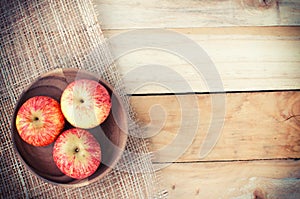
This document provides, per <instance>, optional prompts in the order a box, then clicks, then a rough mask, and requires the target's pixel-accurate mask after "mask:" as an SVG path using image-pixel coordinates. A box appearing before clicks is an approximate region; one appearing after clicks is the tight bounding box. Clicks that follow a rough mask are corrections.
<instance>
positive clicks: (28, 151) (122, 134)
mask: <svg viewBox="0 0 300 199" xmlns="http://www.w3.org/2000/svg"><path fill="white" fill-rule="evenodd" d="M77 79H90V80H95V81H98V82H99V83H101V84H102V85H103V86H105V88H106V89H107V90H108V92H109V93H110V95H111V100H112V110H111V112H110V114H109V116H108V118H107V119H106V120H105V122H104V123H102V124H101V125H99V126H97V127H95V128H93V129H88V131H90V132H91V133H92V134H93V135H94V136H95V138H96V139H97V140H98V141H99V143H100V146H101V150H102V157H101V158H102V161H101V164H100V166H99V168H98V169H97V171H96V172H95V173H94V174H93V175H91V176H90V177H88V178H86V179H83V180H76V179H73V178H70V177H68V176H66V175H64V174H63V173H62V172H61V171H60V170H59V169H58V168H57V166H56V165H55V163H54V161H53V158H52V149H53V145H54V143H52V144H50V145H48V146H45V147H35V146H32V145H29V144H27V143H26V142H24V141H23V140H22V139H21V137H20V136H19V134H18V132H17V129H16V125H15V120H16V115H17V112H18V110H19V108H20V107H21V105H22V104H23V103H24V102H25V101H26V100H27V99H29V98H31V97H34V96H38V95H43V96H49V97H52V98H54V99H56V100H57V101H60V97H61V94H62V92H63V90H64V89H65V88H66V87H67V85H68V84H69V83H71V82H73V81H74V80H77ZM11 126H12V140H13V145H14V148H15V150H16V152H17V154H18V156H19V158H20V159H21V161H22V163H24V164H25V166H26V167H27V168H28V169H29V170H30V171H31V172H32V173H33V174H34V175H36V176H38V177H40V178H42V179H43V180H45V181H47V182H50V183H53V184H55V185H59V186H77V187H78V186H84V185H87V184H90V183H92V182H95V181H96V180H99V179H101V178H103V177H104V176H105V175H106V174H107V173H108V172H109V171H110V170H111V169H112V168H113V167H114V166H115V165H116V163H117V162H118V160H119V159H120V157H121V155H122V152H123V150H124V148H125V145H126V140H127V114H126V112H125V109H124V107H123V106H122V103H121V100H120V98H119V96H118V95H117V94H116V93H115V92H114V90H113V88H112V87H111V86H110V85H109V84H108V83H106V82H105V81H104V80H102V79H100V78H99V77H96V76H95V75H93V74H91V73H89V72H86V71H83V70H78V69H57V70H54V71H52V72H49V73H47V74H45V75H42V76H41V77H39V78H38V79H37V80H36V81H35V82H33V83H32V84H31V85H30V86H29V87H28V88H27V89H25V91H24V92H23V93H22V94H21V96H20V98H19V100H18V102H17V104H16V106H15V110H14V114H13V118H12V125H11ZM69 128H73V127H72V126H71V125H70V124H69V123H68V122H67V121H66V125H65V129H64V130H66V129H69Z"/></svg>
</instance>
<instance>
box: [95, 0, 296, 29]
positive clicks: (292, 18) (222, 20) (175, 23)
mask: <svg viewBox="0 0 300 199" xmlns="http://www.w3.org/2000/svg"><path fill="white" fill-rule="evenodd" d="M93 2H94V4H95V6H96V10H97V13H98V15H99V21H100V22H101V23H102V28H103V29H127V28H189V27H224V26H274V25H285V26H286V25H299V24H300V21H299V19H300V14H299V13H300V12H299V9H300V2H299V1H298V0H281V1H260V0H223V1H218V0H202V1H194V0H185V1H182V0H93Z"/></svg>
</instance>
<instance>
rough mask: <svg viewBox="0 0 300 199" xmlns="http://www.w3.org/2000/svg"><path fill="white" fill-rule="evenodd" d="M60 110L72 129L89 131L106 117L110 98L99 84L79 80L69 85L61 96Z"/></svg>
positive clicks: (109, 107)
mask: <svg viewBox="0 0 300 199" xmlns="http://www.w3.org/2000/svg"><path fill="white" fill-rule="evenodd" d="M60 101H61V110H62V113H63V114H64V116H65V118H66V120H67V121H68V122H69V123H70V124H71V125H73V126H74V127H78V128H83V129H90V128H94V127H96V126H98V125H100V124H101V123H102V122H104V121H105V119H106V118H107V117H108V115H109V113H110V109H111V98H110V95H109V93H108V91H107V90H106V88H105V87H104V86H102V85H101V84H100V83H98V82H96V81H93V80H87V79H81V80H76V81H74V82H72V83H70V84H69V85H68V86H67V87H66V88H65V90H64V91H63V93H62V96H61V100H60Z"/></svg>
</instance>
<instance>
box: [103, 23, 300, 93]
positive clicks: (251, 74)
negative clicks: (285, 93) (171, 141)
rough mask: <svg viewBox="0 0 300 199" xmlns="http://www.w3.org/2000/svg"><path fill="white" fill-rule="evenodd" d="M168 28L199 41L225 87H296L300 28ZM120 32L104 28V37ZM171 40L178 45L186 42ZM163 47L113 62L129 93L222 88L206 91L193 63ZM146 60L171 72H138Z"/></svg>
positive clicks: (299, 75)
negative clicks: (118, 69) (116, 65)
mask: <svg viewBox="0 0 300 199" xmlns="http://www.w3.org/2000/svg"><path fill="white" fill-rule="evenodd" d="M172 31H175V32H176V33H178V34H180V35H183V37H185V36H186V37H188V38H190V39H191V43H192V44H194V43H195V44H198V45H199V46H200V47H201V48H202V49H203V50H204V51H206V52H207V54H208V56H209V57H210V58H211V60H212V61H213V62H214V65H215V67H216V70H217V71H218V73H219V75H220V78H221V80H222V82H223V86H224V90H225V91H250V90H289V89H299V88H300V67H299V66H300V36H299V33H300V27H259V28H258V27H239V28H194V29H173V30H172ZM120 33H122V31H104V35H105V36H106V37H108V38H109V37H111V36H113V35H118V34H120ZM133 42H134V41H133ZM174 42H177V43H176V44H177V45H178V46H181V45H185V44H186V42H184V43H183V44H181V43H180V42H178V41H174ZM124 45H126V44H124ZM166 45H167V44H166ZM120 48H121V49H122V48H124V46H123V44H122V43H120V44H117V45H115V46H112V52H115V51H114V49H120ZM164 49H168V46H165V45H163V44H162V46H161V47H160V48H159V49H146V48H145V49H142V50H138V51H134V52H131V53H128V54H126V55H124V56H122V57H121V58H119V59H118V62H117V64H118V65H119V67H120V71H121V74H122V76H123V77H124V81H125V85H126V89H127V92H128V93H139V94H143V93H170V92H171V93H172V92H173V93H182V92H207V91H209V90H210V91H216V92H218V91H222V89H214V90H211V89H209V88H208V87H207V86H206V82H205V78H204V77H203V74H201V73H199V72H197V70H195V67H194V66H193V65H191V64H190V63H188V62H187V60H185V59H183V58H182V57H181V56H180V55H179V56H176V55H174V54H172V53H170V52H166V51H164ZM187 50H188V49H187ZM149 64H156V65H162V66H165V67H167V68H168V69H169V70H170V71H171V72H165V73H164V72H163V71H159V74H160V75H157V74H156V73H157V71H156V73H154V72H155V71H153V73H148V72H146V71H145V70H141V68H143V66H144V65H149ZM199 66H200V67H201V70H202V73H203V71H204V72H205V71H206V70H207V69H206V68H208V67H207V66H206V65H205V64H199ZM145 74H147V75H145ZM178 76H179V78H178ZM145 77H147V78H145ZM211 78H213V81H214V82H215V81H218V79H219V77H218V76H213V77H211ZM151 82H159V83H160V84H161V85H163V86H166V87H170V86H169V85H171V88H165V87H163V86H158V84H156V83H151ZM145 84H147V85H146V86H145ZM186 84H188V87H187V86H185V85H186ZM137 88H138V89H137Z"/></svg>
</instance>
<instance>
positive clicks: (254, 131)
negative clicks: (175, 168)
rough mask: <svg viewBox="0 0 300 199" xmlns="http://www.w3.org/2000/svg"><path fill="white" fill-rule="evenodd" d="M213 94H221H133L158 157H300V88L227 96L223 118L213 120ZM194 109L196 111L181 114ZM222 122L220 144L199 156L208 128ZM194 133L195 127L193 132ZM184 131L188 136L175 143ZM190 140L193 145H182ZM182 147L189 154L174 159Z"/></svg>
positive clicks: (163, 159)
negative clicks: (291, 90)
mask: <svg viewBox="0 0 300 199" xmlns="http://www.w3.org/2000/svg"><path fill="white" fill-rule="evenodd" d="M214 95H219V94H213V95H167V96H134V97H131V104H132V106H133V108H134V110H135V111H136V113H137V118H138V119H139V121H140V122H141V124H143V126H144V128H145V135H149V136H148V137H149V139H150V141H151V145H150V146H151V151H153V152H155V153H158V154H159V155H158V157H156V158H157V159H156V160H155V161H158V162H170V161H171V162H190V161H211V160H218V161H219V160H221V161H227V160H252V159H278V158H300V134H299V132H300V92H256V93H234V94H226V95H225V97H226V104H225V107H224V108H225V110H226V114H225V118H218V119H217V120H214V121H213V122H212V120H211V117H212V114H216V113H213V112H212V104H211V100H212V97H213V96H214ZM189 104H190V105H189ZM193 104H194V105H193ZM221 108H222V107H219V109H221ZM219 109H218V110H219ZM197 110H199V111H197ZM195 111H196V114H195V115H193V114H190V115H189V114H188V117H186V116H185V117H183V114H184V113H190V112H195ZM223 121H224V126H223V129H222V131H221V132H220V138H219V140H218V142H217V144H216V145H215V146H214V148H213V149H212V151H211V152H210V153H209V155H208V156H206V157H205V158H203V159H201V158H200V150H201V146H202V144H203V143H204V140H205V138H206V134H207V132H208V129H209V127H210V126H211V125H219V124H222V122H223ZM197 125H198V126H197ZM192 131H196V134H195V136H193V134H192V133H191V132H192ZM179 133H180V134H179ZM214 133H217V134H218V133H219V132H214ZM182 134H183V135H184V134H186V135H190V137H186V138H184V139H186V140H182V141H181V142H179V143H178V142H174V139H175V138H176V137H177V136H179V135H182ZM190 140H191V141H192V143H191V144H190V145H187V146H186V145H184V144H185V143H188V142H189V141H190ZM166 146H168V147H171V150H170V152H165V151H160V150H161V149H163V148H164V147H166ZM179 150H181V152H185V153H184V154H183V155H182V156H181V157H179V158H178V159H175V160H174V155H175V152H176V153H177V152H180V151H179Z"/></svg>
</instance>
